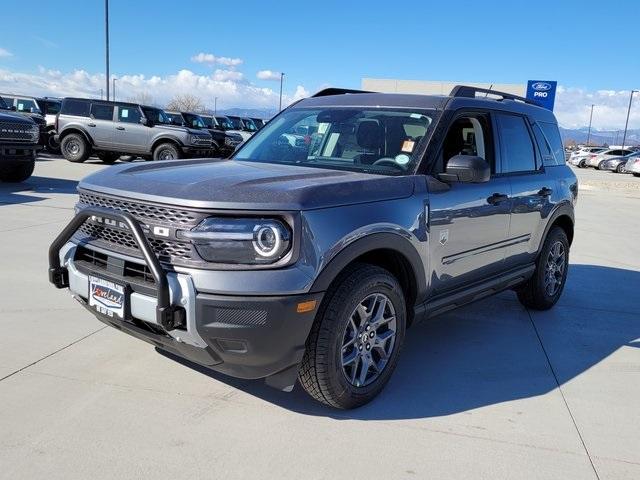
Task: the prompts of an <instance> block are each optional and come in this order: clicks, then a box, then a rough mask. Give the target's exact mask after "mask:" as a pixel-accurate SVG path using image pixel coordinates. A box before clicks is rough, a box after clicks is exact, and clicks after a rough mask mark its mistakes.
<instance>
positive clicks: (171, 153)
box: [153, 142, 182, 160]
mask: <svg viewBox="0 0 640 480" xmlns="http://www.w3.org/2000/svg"><path fill="white" fill-rule="evenodd" d="M181 157H182V152H180V149H179V148H178V147H176V146H175V145H174V144H173V143H169V142H166V143H161V144H160V145H158V146H157V147H156V148H155V150H154V151H153V159H154V160H176V159H178V158H181Z"/></svg>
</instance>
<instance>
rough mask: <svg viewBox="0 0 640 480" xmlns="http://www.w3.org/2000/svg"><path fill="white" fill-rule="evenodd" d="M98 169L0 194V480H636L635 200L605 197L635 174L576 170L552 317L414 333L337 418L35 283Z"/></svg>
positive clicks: (506, 308) (639, 422)
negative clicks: (130, 331)
mask: <svg viewBox="0 0 640 480" xmlns="http://www.w3.org/2000/svg"><path fill="white" fill-rule="evenodd" d="M100 168H105V167H103V166H102V165H101V164H99V163H97V162H96V163H87V164H82V165H74V164H71V163H68V162H66V161H64V160H59V159H42V161H39V162H38V164H37V166H36V171H35V174H34V177H32V179H30V180H29V181H28V182H26V183H25V184H22V185H20V186H6V185H1V186H0V231H2V249H0V265H1V266H2V272H3V275H2V276H0V292H2V293H1V294H0V298H1V299H2V304H1V306H0V326H2V335H1V336H0V379H1V380H0V478H7V479H9V478H11V479H35V478H47V479H57V478H61V479H62V478H64V479H69V478H89V477H90V478H92V479H93V480H97V479H113V478H154V479H164V478H192V479H200V478H202V479H211V478H224V479H236V478H238V479H246V478H285V479H289V478H291V479H299V478H306V479H316V478H317V479H324V478H327V479H342V478H349V479H352V480H354V479H360V478H367V479H372V478H385V479H396V478H430V479H433V478H446V479H455V478H470V479H484V478H487V479H499V478H505V479H506V478H509V479H520V478H540V479H556V478H562V479H563V480H566V479H589V478H600V479H637V478H640V409H638V401H639V399H640V349H639V348H638V347H640V315H639V314H638V298H640V296H639V294H638V292H639V291H640V255H638V253H637V245H638V243H639V240H640V208H639V207H640V190H638V189H635V188H634V187H633V186H632V187H619V188H617V187H616V188H612V187H611V186H610V185H609V183H607V182H623V183H624V182H630V183H631V184H633V183H634V182H635V183H638V185H640V178H638V179H636V178H633V177H631V176H624V177H622V176H615V175H614V174H608V173H604V172H593V171H587V172H585V171H578V172H577V173H578V175H579V176H580V178H581V180H582V181H585V182H586V183H587V184H588V185H589V187H588V188H587V189H585V190H583V191H582V192H581V194H580V200H579V206H578V210H577V225H576V238H575V242H574V245H573V248H572V251H571V268H570V273H569V280H568V283H567V286H566V289H565V293H564V296H563V297H562V299H561V301H560V303H559V304H558V305H557V306H556V307H555V308H554V309H552V310H551V311H549V312H528V311H527V310H526V309H524V308H523V307H522V306H521V305H520V304H519V303H518V302H517V300H516V298H515V295H514V294H513V293H511V292H504V293H502V294H500V295H499V296H497V297H495V298H490V299H487V300H484V301H482V302H479V303H476V304H474V305H471V306H468V307H465V308H463V309H460V310H457V311H454V312H451V313H449V314H447V315H444V316H441V317H438V318H437V319H434V320H433V321H431V322H428V323H424V324H419V325H417V326H415V327H414V328H412V329H410V330H409V332H408V336H407V342H406V345H405V348H404V351H403V353H402V357H401V361H400V364H399V366H398V369H397V370H396V372H395V374H394V376H393V377H392V379H391V382H390V383H389V385H388V386H387V387H386V389H385V390H384V392H383V393H382V394H381V395H380V397H379V398H377V399H376V400H375V401H374V402H372V403H371V404H369V405H367V406H365V407H363V408H361V409H358V410H355V411H350V412H341V411H336V410H330V409H327V408H324V407H322V406H321V405H319V404H316V403H314V402H313V401H312V400H311V399H310V398H309V397H307V396H306V395H305V394H304V392H303V391H302V389H301V388H300V387H299V386H298V387H296V389H294V391H293V392H292V393H290V394H286V393H282V392H278V391H275V390H272V389H270V388H268V387H266V386H264V385H263V384H262V383H261V382H247V381H240V380H235V379H231V378H227V377H224V376H222V375H218V374H215V373H209V372H205V371H203V370H202V369H199V368H197V367H195V366H193V365H189V364H185V363H184V362H182V361H179V360H177V359H175V358H172V357H170V356H167V355H162V354H159V353H158V352H156V351H155V350H154V349H153V348H152V347H151V346H149V345H148V344H146V343H143V342H140V341H138V340H135V339H133V338H131V337H129V336H127V335H124V334H122V333H121V332H118V331H116V330H114V329H111V328H106V327H104V326H103V324H101V323H100V322H98V321H97V320H95V319H93V318H92V317H91V316H90V315H88V314H87V313H86V311H85V310H84V309H82V308H81V307H79V306H78V305H76V304H75V302H74V301H73V300H72V299H71V298H70V296H69V295H68V293H67V292H65V291H58V290H56V289H54V288H53V287H51V286H50V285H49V284H48V281H47V275H46V257H47V248H48V245H49V243H50V242H51V240H52V239H53V237H54V236H55V235H56V234H57V233H58V232H59V231H60V230H61V229H62V227H63V226H64V224H65V223H66V222H67V221H68V220H69V219H70V218H71V216H72V214H73V210H72V209H73V204H74V202H75V194H74V193H75V184H76V181H77V180H78V179H79V178H81V177H82V176H84V175H86V174H88V173H90V172H92V171H95V170H97V169H100ZM106 168H108V167H106ZM634 244H635V250H634V249H633V248H631V247H632V245H634Z"/></svg>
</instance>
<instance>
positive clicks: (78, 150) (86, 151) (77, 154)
mask: <svg viewBox="0 0 640 480" xmlns="http://www.w3.org/2000/svg"><path fill="white" fill-rule="evenodd" d="M60 150H61V151H62V155H64V158H66V159H67V160H69V161H70V162H73V163H82V162H84V161H85V160H86V159H87V158H89V155H91V148H90V146H89V144H88V143H87V141H86V140H85V138H84V137H83V136H82V135H80V134H79V133H70V134H69V135H67V136H65V137H64V138H63V139H62V141H61V142H60Z"/></svg>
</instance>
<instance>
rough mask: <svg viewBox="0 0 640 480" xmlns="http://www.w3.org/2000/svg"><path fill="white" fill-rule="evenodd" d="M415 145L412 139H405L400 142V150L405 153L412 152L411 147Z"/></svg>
mask: <svg viewBox="0 0 640 480" xmlns="http://www.w3.org/2000/svg"><path fill="white" fill-rule="evenodd" d="M396 145H397V144H396ZM415 145H416V142H414V141H413V140H405V141H404V142H402V148H401V150H402V151H403V152H406V153H411V152H413V147H415Z"/></svg>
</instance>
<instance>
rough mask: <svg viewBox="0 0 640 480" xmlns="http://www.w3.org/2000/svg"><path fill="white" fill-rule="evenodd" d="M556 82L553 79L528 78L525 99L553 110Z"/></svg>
mask: <svg viewBox="0 0 640 480" xmlns="http://www.w3.org/2000/svg"><path fill="white" fill-rule="evenodd" d="M557 86H558V82H556V81H553V80H529V81H528V82H527V100H531V101H532V102H534V103H536V104H537V105H539V106H541V107H543V108H546V109H547V110H551V111H553V103H554V101H555V99H556V87H557Z"/></svg>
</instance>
